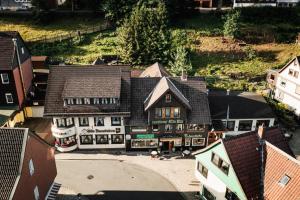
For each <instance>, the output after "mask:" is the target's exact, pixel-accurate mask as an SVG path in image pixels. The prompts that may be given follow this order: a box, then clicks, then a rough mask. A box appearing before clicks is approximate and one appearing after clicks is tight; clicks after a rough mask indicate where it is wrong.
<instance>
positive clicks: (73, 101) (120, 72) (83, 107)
mask: <svg viewBox="0 0 300 200" xmlns="http://www.w3.org/2000/svg"><path fill="white" fill-rule="evenodd" d="M130 96H131V95H130V70H129V67H127V66H115V65H111V66H101V65H100V66H53V67H50V74H49V79H48V87H47V94H46V101H45V109H44V117H47V118H52V119H53V125H52V134H53V136H54V137H55V138H56V147H57V149H58V150H59V151H62V152H66V151H72V150H74V149H76V148H79V149H95V148H113V149H125V123H126V120H127V118H129V117H130Z"/></svg>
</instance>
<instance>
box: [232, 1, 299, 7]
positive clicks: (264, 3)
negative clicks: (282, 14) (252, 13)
mask: <svg viewBox="0 0 300 200" xmlns="http://www.w3.org/2000/svg"><path fill="white" fill-rule="evenodd" d="M298 3H299V0H259V1H257V0H234V2H233V7H234V8H238V7H267V6H269V7H276V6H277V7H293V6H296V5H297V4H298Z"/></svg>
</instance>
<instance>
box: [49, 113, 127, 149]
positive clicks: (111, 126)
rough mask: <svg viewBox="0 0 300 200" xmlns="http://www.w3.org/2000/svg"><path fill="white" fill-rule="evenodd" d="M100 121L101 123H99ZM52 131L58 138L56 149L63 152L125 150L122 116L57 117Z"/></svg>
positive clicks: (54, 119)
mask: <svg viewBox="0 0 300 200" xmlns="http://www.w3.org/2000/svg"><path fill="white" fill-rule="evenodd" d="M83 118H84V119H83ZM113 119H118V120H117V121H114V120H113ZM61 120H64V121H61ZM86 120H87V121H86ZM98 120H101V123H100V122H98V123H97V121H98ZM118 121H119V122H120V123H118ZM82 122H84V123H82ZM87 122H88V123H87ZM116 122H117V123H116ZM51 131H52V134H53V136H54V137H55V138H56V147H57V149H58V150H59V151H61V152H67V151H72V150H75V149H77V148H79V149H104V148H108V149H109V148H125V127H124V118H123V117H120V116H82V117H68V118H57V117H55V118H53V125H52V127H51Z"/></svg>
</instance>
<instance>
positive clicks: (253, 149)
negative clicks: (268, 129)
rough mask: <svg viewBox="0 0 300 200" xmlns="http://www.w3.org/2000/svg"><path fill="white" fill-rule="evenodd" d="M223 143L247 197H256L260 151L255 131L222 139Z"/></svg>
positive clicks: (257, 195) (258, 183)
mask: <svg viewBox="0 0 300 200" xmlns="http://www.w3.org/2000/svg"><path fill="white" fill-rule="evenodd" d="M223 144H224V146H225V149H226V151H227V154H228V156H229V159H230V162H231V164H232V167H233V168H234V171H235V173H236V175H237V177H238V179H239V182H240V184H241V186H242V188H243V190H244V192H245V195H246V196H247V198H248V199H258V198H259V193H260V166H261V165H260V153H259V142H258V135H257V134H256V133H255V132H249V133H245V134H241V135H239V136H236V137H233V138H230V139H224V140H223Z"/></svg>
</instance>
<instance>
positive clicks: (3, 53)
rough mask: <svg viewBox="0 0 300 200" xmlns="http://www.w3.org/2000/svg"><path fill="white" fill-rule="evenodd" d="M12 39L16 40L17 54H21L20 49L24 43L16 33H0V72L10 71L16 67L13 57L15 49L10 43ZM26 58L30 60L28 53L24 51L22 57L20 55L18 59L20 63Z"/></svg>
mask: <svg viewBox="0 0 300 200" xmlns="http://www.w3.org/2000/svg"><path fill="white" fill-rule="evenodd" d="M13 38H16V39H17V44H18V47H19V52H21V47H25V44H24V41H23V40H22V38H21V36H20V34H19V33H18V32H16V31H5V32H0V70H11V69H13V68H14V67H15V66H17V60H16V57H15V48H14V43H13V41H12V39H13ZM25 48H26V47H25ZM26 50H27V48H26ZM28 58H30V55H29V53H28V51H25V53H24V55H22V54H21V53H20V59H21V62H22V63H23V62H24V61H25V60H26V59H28Z"/></svg>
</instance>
